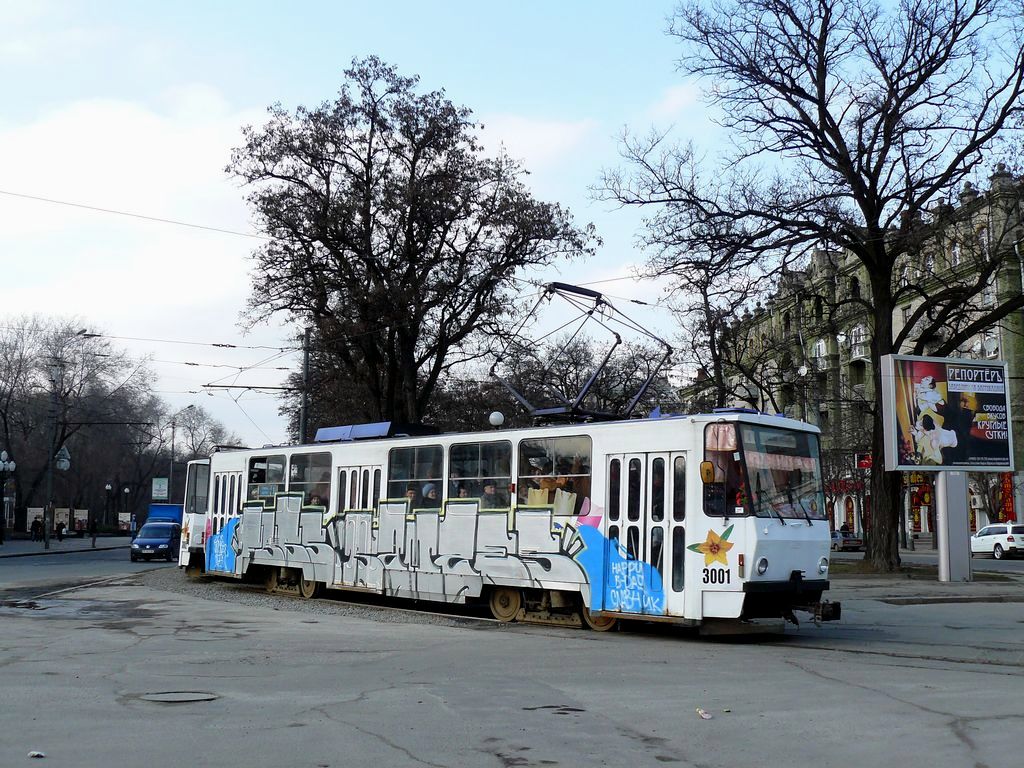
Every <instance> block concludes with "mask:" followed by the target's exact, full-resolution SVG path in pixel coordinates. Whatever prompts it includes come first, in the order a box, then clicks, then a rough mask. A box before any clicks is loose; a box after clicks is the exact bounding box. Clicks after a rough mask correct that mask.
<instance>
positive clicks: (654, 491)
mask: <svg viewBox="0 0 1024 768" xmlns="http://www.w3.org/2000/svg"><path fill="white" fill-rule="evenodd" d="M664 519H665V460H664V459H660V458H659V459H655V460H654V461H652V462H651V520H653V521H654V522H656V523H658V522H661V521H662V520H664Z"/></svg>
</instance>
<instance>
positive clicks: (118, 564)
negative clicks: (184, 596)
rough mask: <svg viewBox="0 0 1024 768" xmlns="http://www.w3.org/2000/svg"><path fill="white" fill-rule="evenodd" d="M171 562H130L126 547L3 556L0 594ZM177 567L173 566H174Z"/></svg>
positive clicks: (0, 559)
mask: <svg viewBox="0 0 1024 768" xmlns="http://www.w3.org/2000/svg"><path fill="white" fill-rule="evenodd" d="M167 567H169V566H168V564H167V563H159V562H156V561H153V562H148V563H147V562H138V563H133V562H130V560H129V556H128V547H127V546H126V547H124V548H123V549H111V550H98V551H95V552H92V551H82V552H67V553H63V554H59V555H37V556H34V557H0V597H8V596H11V595H13V594H18V595H21V594H24V593H32V594H36V591H35V590H36V588H37V587H42V588H45V589H51V590H52V589H62V588H65V587H70V586H74V585H76V584H83V583H86V582H89V581H96V580H97V579H104V578H108V577H111V576H116V575H118V574H123V573H128V574H130V573H138V572H140V571H145V570H148V569H151V568H167ZM170 567H173V566H170Z"/></svg>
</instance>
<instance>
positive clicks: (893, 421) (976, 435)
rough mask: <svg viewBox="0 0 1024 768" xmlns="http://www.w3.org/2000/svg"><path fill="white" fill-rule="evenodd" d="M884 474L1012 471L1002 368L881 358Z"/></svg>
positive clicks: (933, 359) (945, 360)
mask: <svg viewBox="0 0 1024 768" xmlns="http://www.w3.org/2000/svg"><path fill="white" fill-rule="evenodd" d="M882 381H883V387H882V409H883V423H884V428H885V468H886V469H887V470H902V471H918V472H920V471H925V472H935V471H941V470H946V469H951V470H968V471H971V472H1012V471H1013V439H1012V435H1011V434H1010V399H1009V388H1008V386H1007V385H1008V378H1007V373H1006V363H1004V362H988V361H981V360H961V359H956V358H939V357H915V356H910V355H885V356H884V357H883V358H882Z"/></svg>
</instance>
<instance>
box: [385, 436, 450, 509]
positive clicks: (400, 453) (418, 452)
mask: <svg viewBox="0 0 1024 768" xmlns="http://www.w3.org/2000/svg"><path fill="white" fill-rule="evenodd" d="M443 456H444V450H443V449H442V448H441V446H440V445H421V446H417V447H415V448H392V449H391V453H390V454H389V456H388V498H389V499H402V498H407V499H409V500H410V502H411V503H412V506H413V508H422V507H423V506H424V500H423V499H424V495H425V493H426V492H429V491H430V488H429V487H428V486H433V488H434V490H436V491H437V498H438V499H440V498H441V485H442V482H443V479H442V475H441V461H442V458H443ZM429 503H430V504H431V505H432V506H435V507H437V506H440V502H439V501H436V502H435V501H432V500H430V501H429Z"/></svg>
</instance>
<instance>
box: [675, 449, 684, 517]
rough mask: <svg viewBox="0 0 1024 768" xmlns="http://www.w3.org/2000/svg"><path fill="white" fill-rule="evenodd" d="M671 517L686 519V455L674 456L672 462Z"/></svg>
mask: <svg viewBox="0 0 1024 768" xmlns="http://www.w3.org/2000/svg"><path fill="white" fill-rule="evenodd" d="M672 519H673V520H675V521H676V522H677V523H681V522H682V521H683V520H685V519H686V457H685V456H676V460H675V462H673V464H672Z"/></svg>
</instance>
